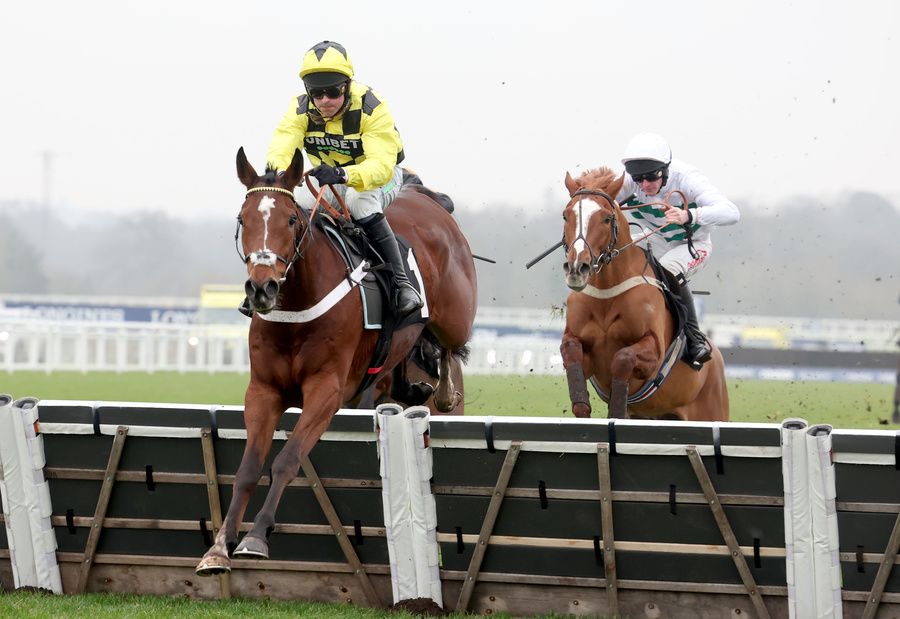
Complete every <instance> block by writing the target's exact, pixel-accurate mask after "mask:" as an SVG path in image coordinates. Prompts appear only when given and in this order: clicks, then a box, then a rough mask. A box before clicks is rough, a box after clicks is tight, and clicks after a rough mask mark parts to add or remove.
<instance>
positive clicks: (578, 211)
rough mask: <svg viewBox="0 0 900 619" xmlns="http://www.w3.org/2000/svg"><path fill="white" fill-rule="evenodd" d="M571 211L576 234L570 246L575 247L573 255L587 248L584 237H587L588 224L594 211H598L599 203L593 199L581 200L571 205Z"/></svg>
mask: <svg viewBox="0 0 900 619" xmlns="http://www.w3.org/2000/svg"><path fill="white" fill-rule="evenodd" d="M572 212H574V213H575V236H576V240H575V242H574V243H573V244H572V247H573V249H575V255H576V256H577V255H578V254H580V253H581V252H583V251H586V250H587V249H588V247H587V244H586V243H585V242H584V239H586V238H587V231H588V224H589V223H590V221H591V217H592V216H593V215H594V213H599V212H600V205H599V204H597V203H596V202H594V201H593V200H581V201H580V202H579V203H578V204H577V205H576V206H573V207H572Z"/></svg>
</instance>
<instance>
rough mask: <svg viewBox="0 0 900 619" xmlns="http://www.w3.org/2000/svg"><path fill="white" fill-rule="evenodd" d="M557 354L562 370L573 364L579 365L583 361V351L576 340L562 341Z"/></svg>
mask: <svg viewBox="0 0 900 619" xmlns="http://www.w3.org/2000/svg"><path fill="white" fill-rule="evenodd" d="M559 354H560V356H561V357H562V362H563V367H564V368H567V367H569V366H570V365H572V364H573V363H581V362H582V361H583V359H584V349H583V348H582V346H581V342H579V341H578V340H576V339H563V341H562V344H560V345H559Z"/></svg>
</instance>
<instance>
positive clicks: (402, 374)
mask: <svg viewBox="0 0 900 619" xmlns="http://www.w3.org/2000/svg"><path fill="white" fill-rule="evenodd" d="M411 363H414V362H413V361H412V358H411V357H407V359H406V361H404V362H402V363H398V364H397V365H396V366H394V370H393V374H392V378H393V380H392V381H391V398H392V399H393V400H396V401H397V402H401V403H403V404H406V405H407V406H419V405H420V404H424V403H425V402H427V401H428V398H430V397H431V394H432V393H434V387H432V386H431V385H429V384H428V383H426V382H418V383H410V382H409V376H408V375H407V371H408V368H409V364H411Z"/></svg>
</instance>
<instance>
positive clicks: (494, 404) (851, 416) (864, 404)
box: [0, 372, 897, 428]
mask: <svg viewBox="0 0 900 619" xmlns="http://www.w3.org/2000/svg"><path fill="white" fill-rule="evenodd" d="M248 380H249V377H248V375H247V374H204V373H189V374H178V373H174V372H158V373H155V374H144V373H136V372H135V373H123V374H115V373H103V372H98V373H89V374H79V373H76V372H55V373H51V374H46V373H43V372H16V373H13V374H0V393H8V394H12V395H13V396H14V397H16V398H20V397H24V396H34V397H38V398H41V399H45V400H51V399H52V400H107V401H110V400H118V401H130V402H179V403H186V404H243V401H244V390H245V388H246V386H247V381H248ZM893 390H894V388H893V386H892V385H879V384H861V383H819V382H802V381H797V382H794V381H791V382H779V381H752V380H732V381H729V383H728V391H729V395H730V399H731V419H732V421H757V422H772V423H776V422H780V421H782V420H784V419H786V418H787V417H802V418H804V419H806V420H807V421H808V422H810V423H829V424H831V425H833V426H834V427H836V428H885V427H888V421H889V419H890V413H891V407H892V402H893ZM465 391H466V413H467V414H468V415H519V416H537V417H571V412H569V405H568V401H567V399H568V391H567V388H566V384H565V378H564V377H562V376H467V377H466V379H465ZM592 402H593V406H594V409H595V413H594V415H595V416H603V415H605V405H604V404H603V403H602V402H601V401H600V400H599V398H597V397H596V396H595V395H594V396H592ZM890 427H897V426H890Z"/></svg>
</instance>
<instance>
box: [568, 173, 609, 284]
mask: <svg viewBox="0 0 900 619" xmlns="http://www.w3.org/2000/svg"><path fill="white" fill-rule="evenodd" d="M579 196H599V197H601V198H603V199H604V200H606V201H607V202H608V203H609V206H610V208H612V211H613V213H612V217H610V218H609V226H610V233H609V243H608V244H607V245H606V249H604V250H603V251H602V252H600V255H598V256H595V255H594V250H593V248H591V244H590V243H588V240H587V239H586V238H584V226H579V229H578V236H576V237H575V239H574V240H573V241H572V243H573V244H574V243H575V241H578V240H579V239H580V240H581V241H583V242H584V245H585V247H587V250H588V253H589V254H590V256H591V261H590V266H591V272H592V273H594V274H596V273H599V272H600V269H602V268H603V267H604V266H606V265H607V264H609V263H610V262H611V261H612V259H613V258H615V257H616V256H618V255H619V252H620V251H621V250H619V249H616V243H617V242H618V240H619V220H618V217H617V216H616V209H617V207H618V204H617V203H616V201H615V200H614V199H613V198H612V196H610V195H609V194H608V193H606V192H604V191H600V190H599V189H583V188H582V189H579V190H578V191H576V192H575V193H573V194H572V198H573V199H574V198H576V197H579ZM582 200H583V198H579V199H578V219H579V221H583V219H582V209H581V202H582ZM570 204H571V202H570ZM563 247H564V248H565V251H566V253H568V252H569V246H568V244H566V243H565V238H564V239H563Z"/></svg>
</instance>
